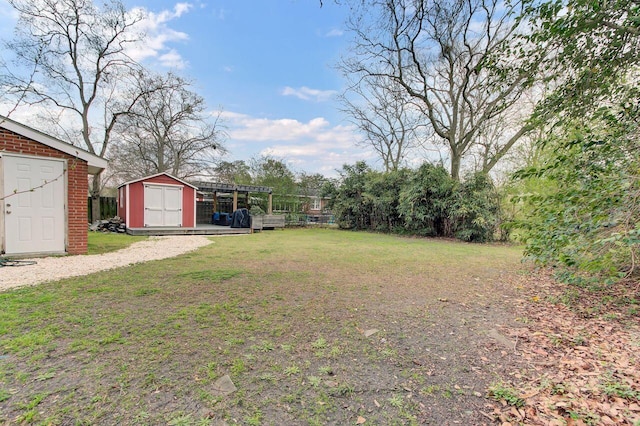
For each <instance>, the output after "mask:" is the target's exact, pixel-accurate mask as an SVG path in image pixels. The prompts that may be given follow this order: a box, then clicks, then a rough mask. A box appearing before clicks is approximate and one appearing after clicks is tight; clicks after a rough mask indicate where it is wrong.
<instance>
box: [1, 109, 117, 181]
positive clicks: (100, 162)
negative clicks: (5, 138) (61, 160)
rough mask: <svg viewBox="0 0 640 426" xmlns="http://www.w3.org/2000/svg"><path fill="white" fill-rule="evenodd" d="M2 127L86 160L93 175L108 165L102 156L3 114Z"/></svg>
mask: <svg viewBox="0 0 640 426" xmlns="http://www.w3.org/2000/svg"><path fill="white" fill-rule="evenodd" d="M0 127H1V128H3V129H7V130H9V131H11V132H14V133H17V134H19V135H21V136H24V137H26V138H29V139H31V140H34V141H36V142H39V143H41V144H43V145H47V146H49V147H51V148H53V149H56V150H58V151H61V152H64V153H65V154H69V155H72V156H74V157H77V158H79V159H81V160H84V161H86V162H87V165H88V170H89V173H90V174H92V175H95V174H98V173H100V172H101V171H102V170H104V169H105V168H106V167H107V165H108V161H107V160H105V159H104V158H102V157H99V156H97V155H95V154H92V153H90V152H89V151H86V150H84V149H82V148H79V147H77V146H75V145H71V144H70V143H67V142H64V141H62V140H60V139H57V138H54V137H53V136H50V135H47V134H46V133H43V132H41V131H39V130H36V129H34V128H32V127H29V126H26V125H24V124H22V123H18V122H17V121H14V120H11V119H10V118H8V117H4V116H2V115H0Z"/></svg>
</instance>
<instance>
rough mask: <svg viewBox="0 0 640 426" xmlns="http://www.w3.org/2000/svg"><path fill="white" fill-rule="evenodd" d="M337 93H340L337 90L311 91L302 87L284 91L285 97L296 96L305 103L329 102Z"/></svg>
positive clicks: (286, 88)
mask: <svg viewBox="0 0 640 426" xmlns="http://www.w3.org/2000/svg"><path fill="white" fill-rule="evenodd" d="M337 93H338V92H336V91H335V90H318V89H311V88H309V87H307V86H302V87H300V88H299V89H294V88H293V87H289V86H287V87H285V88H284V89H283V90H282V95H283V96H295V97H296V98H299V99H302V100H305V101H316V102H324V101H328V100H330V99H331V98H332V97H333V96H335V95H336V94H337Z"/></svg>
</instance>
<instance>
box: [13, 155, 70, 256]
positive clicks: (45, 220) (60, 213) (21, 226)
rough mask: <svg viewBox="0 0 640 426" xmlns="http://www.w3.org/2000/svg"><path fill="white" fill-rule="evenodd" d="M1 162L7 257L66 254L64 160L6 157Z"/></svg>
mask: <svg viewBox="0 0 640 426" xmlns="http://www.w3.org/2000/svg"><path fill="white" fill-rule="evenodd" d="M2 163H3V169H4V171H3V178H4V181H3V191H4V195H5V197H6V196H8V198H5V200H4V206H3V207H4V211H3V214H4V230H5V232H4V235H5V252H6V254H26V253H64V251H65V228H66V227H65V189H64V188H65V176H64V161H62V160H56V159H50V158H36V157H20V156H13V155H10V154H3V156H2ZM40 186H41V187H40ZM12 193H15V195H10V194H12Z"/></svg>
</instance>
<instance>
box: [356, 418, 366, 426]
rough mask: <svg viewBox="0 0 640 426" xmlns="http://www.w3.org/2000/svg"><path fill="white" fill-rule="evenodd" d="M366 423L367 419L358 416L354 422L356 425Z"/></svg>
mask: <svg viewBox="0 0 640 426" xmlns="http://www.w3.org/2000/svg"><path fill="white" fill-rule="evenodd" d="M366 421H367V419H365V418H364V417H362V416H358V420H356V424H357V425H361V424H363V423H364V422H366Z"/></svg>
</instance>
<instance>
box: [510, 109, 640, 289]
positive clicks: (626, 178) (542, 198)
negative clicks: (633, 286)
mask: <svg viewBox="0 0 640 426" xmlns="http://www.w3.org/2000/svg"><path fill="white" fill-rule="evenodd" d="M639 120H640V114H639V110H638V105H637V102H635V103H627V104H626V105H624V106H623V107H621V108H611V107H606V108H601V109H599V110H598V111H597V113H596V114H595V115H594V117H593V118H592V119H591V120H590V121H588V122H578V123H577V122H574V123H573V126H568V125H565V126H564V127H563V128H562V129H561V131H559V132H556V133H555V134H554V135H553V136H552V137H549V138H548V139H547V140H545V141H544V146H545V148H546V150H547V151H546V153H547V155H546V157H545V158H543V160H542V161H541V162H540V163H539V164H535V165H532V166H530V167H528V168H526V169H523V170H521V171H519V172H518V173H517V174H516V177H517V178H518V179H520V180H522V181H526V182H527V183H528V186H529V188H532V187H536V188H537V190H534V191H531V192H529V193H527V194H522V195H520V196H519V197H516V198H515V201H516V202H518V203H521V205H522V206H523V211H524V216H523V217H522V218H521V220H520V221H519V222H518V226H519V228H520V229H521V230H523V231H524V236H525V238H526V254H527V255H528V256H529V257H530V258H532V259H533V260H535V261H536V262H537V263H539V264H542V265H551V266H561V267H563V268H565V272H566V271H568V272H570V274H569V275H567V274H565V276H567V277H571V278H572V280H574V281H576V280H577V281H580V279H581V278H587V277H588V278H596V279H602V278H604V279H605V280H609V281H611V280H615V279H617V278H620V277H623V276H627V275H630V274H632V273H634V271H635V270H636V268H637V262H638V256H639V255H640V251H639V248H640V143H639V142H638V136H640V132H639V131H638V130H639V129H638V122H639ZM532 182H534V183H535V185H532V184H531V183H532Z"/></svg>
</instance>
